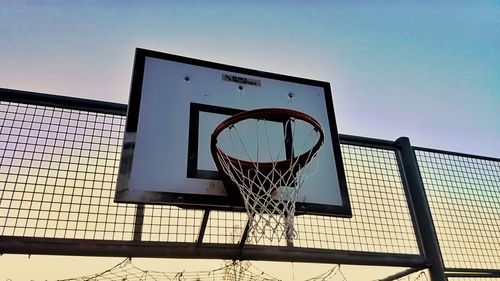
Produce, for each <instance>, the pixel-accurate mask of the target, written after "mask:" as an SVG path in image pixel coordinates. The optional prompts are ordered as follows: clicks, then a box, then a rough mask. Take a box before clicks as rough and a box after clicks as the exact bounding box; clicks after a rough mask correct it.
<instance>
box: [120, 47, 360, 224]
mask: <svg viewBox="0 0 500 281" xmlns="http://www.w3.org/2000/svg"><path fill="white" fill-rule="evenodd" d="M259 108H286V109H292V110H295V111H300V112H303V113H305V114H307V115H310V116H311V117H313V118H314V119H316V120H317V121H318V122H319V123H320V124H321V126H322V127H323V130H324V132H325V138H324V144H323V147H322V148H321V150H320V151H319V153H318V155H317V160H316V161H317V170H316V171H315V174H314V175H313V176H311V177H309V178H307V180H306V181H305V182H304V184H303V186H302V189H301V191H300V194H299V199H298V201H297V204H296V206H297V208H296V210H297V212H298V213H308V214H321V215H331V216H346V217H350V216H351V209H350V203H349V197H348V192H347V184H346V178H345V174H344V169H343V164H342V157H341V153H340V144H339V140H338V132H337V127H336V122H335V115H334V109H333V100H332V95H331V89H330V84H329V83H327V82H321V81H315V80H309V79H303V78H297V77H291V76H285V75H280V74H273V73H268V72H262V71H257V70H251V69H246V68H241V67H234V66H229V65H224V64H219V63H213V62H207V61H202V60H197V59H192V58H186V57H180V56H176V55H171V54H165V53H159V52H155V51H150V50H144V49H137V50H136V55H135V61H134V70H133V77H132V84H131V91H130V100H129V105H128V113H127V120H126V128H125V135H124V138H123V139H124V142H123V149H122V156H121V161H120V168H119V175H118V180H117V189H116V194H115V201H116V202H127V203H147V204H171V205H177V206H181V207H186V208H197V207H203V208H205V207H211V208H214V209H223V210H235V211H239V210H240V211H244V208H243V206H235V205H234V202H231V201H230V200H229V198H228V196H227V194H226V191H225V188H224V183H223V182H222V181H221V177H220V175H219V172H218V171H217V168H216V165H215V163H214V161H213V159H212V155H211V153H210V138H211V134H212V132H213V131H214V129H215V128H216V127H217V126H218V125H219V124H220V123H221V122H222V121H224V120H225V119H227V118H228V117H230V116H232V115H234V114H237V113H240V112H242V111H246V110H251V109H259Z"/></svg>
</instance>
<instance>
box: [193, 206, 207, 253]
mask: <svg viewBox="0 0 500 281" xmlns="http://www.w3.org/2000/svg"><path fill="white" fill-rule="evenodd" d="M209 216H210V210H208V209H207V210H205V211H204V212H203V219H202V220H201V226H200V232H199V233H198V240H196V247H200V245H201V243H203V237H204V236H205V230H206V229H207V224H208V217H209Z"/></svg>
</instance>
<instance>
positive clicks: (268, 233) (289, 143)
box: [217, 118, 320, 243]
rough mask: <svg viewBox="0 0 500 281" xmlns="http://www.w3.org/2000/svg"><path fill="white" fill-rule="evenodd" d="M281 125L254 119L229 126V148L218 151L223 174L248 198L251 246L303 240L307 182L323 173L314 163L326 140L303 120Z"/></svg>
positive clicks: (246, 202)
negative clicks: (299, 214)
mask: <svg viewBox="0 0 500 281" xmlns="http://www.w3.org/2000/svg"><path fill="white" fill-rule="evenodd" d="M275 123H276V122H273V121H268V120H257V119H249V120H245V121H244V122H240V123H237V124H234V125H232V126H229V127H228V128H226V129H225V130H224V131H223V132H222V133H221V135H220V137H219V138H220V139H225V140H224V141H222V142H219V143H218V144H219V145H224V143H225V146H226V147H225V149H220V150H219V151H218V153H217V159H218V161H219V163H220V166H221V168H222V171H221V172H223V173H225V174H226V175H227V176H228V177H229V179H230V180H231V181H232V182H233V183H234V184H235V185H236V186H237V187H238V189H239V191H240V193H241V196H242V198H243V202H244V205H245V208H246V210H247V214H248V218H249V235H248V240H249V241H252V240H254V241H255V242H258V241H259V240H260V239H261V238H263V237H265V238H267V239H269V240H271V241H272V240H275V239H277V240H278V241H280V240H281V239H282V238H283V237H285V238H286V240H287V242H289V243H292V241H293V239H294V238H296V237H297V231H296V230H295V228H294V217H295V207H296V204H295V203H296V201H297V198H298V196H299V192H300V188H301V187H302V184H303V183H304V181H305V179H306V178H307V177H308V176H310V175H312V174H314V173H315V171H316V170H317V161H313V159H315V157H316V155H317V153H318V151H319V150H313V149H312V147H313V146H314V145H315V144H317V143H318V141H319V139H320V137H319V132H318V131H317V129H315V128H314V127H313V126H312V125H311V124H309V123H308V122H305V121H302V120H298V119H294V118H291V119H289V120H288V121H286V122H284V123H282V124H281V125H278V126H277V124H275ZM249 130H250V131H251V133H249ZM242 132H244V134H243V133H242ZM222 151H224V152H222ZM229 154H231V156H229ZM295 155H300V157H295Z"/></svg>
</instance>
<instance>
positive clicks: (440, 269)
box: [396, 137, 448, 281]
mask: <svg viewBox="0 0 500 281" xmlns="http://www.w3.org/2000/svg"><path fill="white" fill-rule="evenodd" d="M396 146H397V147H398V149H399V152H400V154H401V160H402V165H403V171H404V174H405V179H406V181H407V185H408V188H409V191H410V199H411V203H412V204H413V206H414V207H415V217H416V219H417V224H418V228H419V230H420V237H421V239H422V244H423V250H424V255H425V257H426V258H427V260H428V261H429V273H430V276H431V280H433V281H441V280H445V281H446V280H448V279H447V278H446V275H445V274H444V263H443V258H442V256H441V249H440V248H439V243H438V238H437V234H436V230H435V228H434V223H433V221H432V215H431V212H430V208H429V203H428V202H427V196H426V195H425V190H424V184H423V182H422V178H421V176H420V170H419V168H418V164H417V158H416V156H415V152H414V151H413V147H412V146H411V144H410V140H409V139H408V138H407V137H401V138H399V139H397V140H396Z"/></svg>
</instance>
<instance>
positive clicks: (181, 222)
mask: <svg viewBox="0 0 500 281" xmlns="http://www.w3.org/2000/svg"><path fill="white" fill-rule="evenodd" d="M202 217H203V211H201V210H188V209H181V208H178V207H172V206H158V205H152V206H147V207H146V208H145V212H144V222H143V227H142V240H143V241H158V242H167V241H168V242H191V243H193V242H195V241H196V238H197V237H198V233H199V231H200V224H201V220H202Z"/></svg>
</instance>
